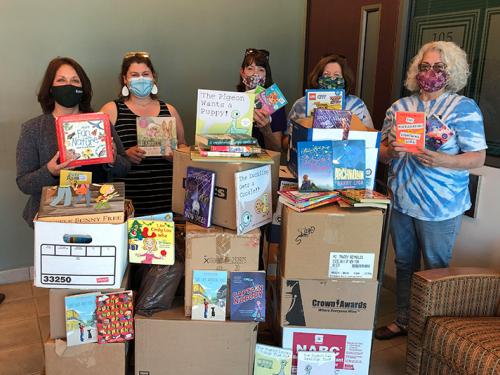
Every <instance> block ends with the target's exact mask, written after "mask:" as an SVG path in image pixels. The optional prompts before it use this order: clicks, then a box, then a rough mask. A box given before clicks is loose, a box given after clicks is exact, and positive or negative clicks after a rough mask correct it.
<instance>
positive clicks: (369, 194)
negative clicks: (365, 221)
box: [340, 189, 391, 204]
mask: <svg viewBox="0 0 500 375" xmlns="http://www.w3.org/2000/svg"><path fill="white" fill-rule="evenodd" d="M340 194H341V195H342V196H344V197H346V198H348V199H351V200H353V201H355V202H358V203H383V204H389V203H391V200H390V198H389V197H388V196H387V195H384V194H382V193H379V192H377V191H375V190H365V189H357V190H355V189H349V190H342V191H341V192H340Z"/></svg>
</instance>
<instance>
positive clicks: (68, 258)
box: [34, 220, 128, 289]
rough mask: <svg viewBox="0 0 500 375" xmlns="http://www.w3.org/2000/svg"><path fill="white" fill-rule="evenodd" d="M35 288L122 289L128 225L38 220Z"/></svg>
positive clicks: (36, 222) (36, 223) (36, 229)
mask: <svg viewBox="0 0 500 375" xmlns="http://www.w3.org/2000/svg"><path fill="white" fill-rule="evenodd" d="M34 223H35V280H34V283H35V286H37V287H40V288H77V289H109V288H119V287H120V285H121V282H122V278H123V274H124V273H125V269H126V268H127V264H128V262H127V255H128V254H127V222H124V223H122V224H71V223H49V222H42V221H37V220H35V222H34Z"/></svg>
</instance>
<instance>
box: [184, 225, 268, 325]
mask: <svg viewBox="0 0 500 375" xmlns="http://www.w3.org/2000/svg"><path fill="white" fill-rule="evenodd" d="M259 245H260V229H254V230H252V231H250V232H248V233H245V234H242V235H239V236H237V235H236V232H235V231H232V230H229V229H225V228H221V227H216V226H212V227H211V228H204V227H201V226H198V225H195V224H192V223H189V222H187V223H186V263H185V265H186V272H185V294H184V295H185V303H184V305H185V314H186V316H191V296H192V288H193V270H218V271H258V270H259Z"/></svg>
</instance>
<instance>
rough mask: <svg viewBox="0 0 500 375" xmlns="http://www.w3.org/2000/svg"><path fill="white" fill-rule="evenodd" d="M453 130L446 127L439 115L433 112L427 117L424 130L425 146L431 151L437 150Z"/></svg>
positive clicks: (450, 135)
mask: <svg viewBox="0 0 500 375" xmlns="http://www.w3.org/2000/svg"><path fill="white" fill-rule="evenodd" d="M453 135H455V132H454V131H453V130H451V129H450V127H448V125H446V124H445V123H444V122H443V121H442V120H441V119H440V118H439V116H437V115H435V114H433V115H431V116H429V117H428V118H427V122H426V132H425V148H427V149H429V150H431V151H437V150H439V149H440V148H441V147H442V146H443V145H444V144H445V143H446V142H448V141H449V140H450V138H451V137H453Z"/></svg>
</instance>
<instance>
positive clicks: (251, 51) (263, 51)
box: [245, 48, 269, 59]
mask: <svg viewBox="0 0 500 375" xmlns="http://www.w3.org/2000/svg"><path fill="white" fill-rule="evenodd" d="M258 53H261V54H263V55H264V56H265V57H266V59H269V51H268V50H267V49H256V48H247V49H246V50H245V56H248V55H256V54H258Z"/></svg>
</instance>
